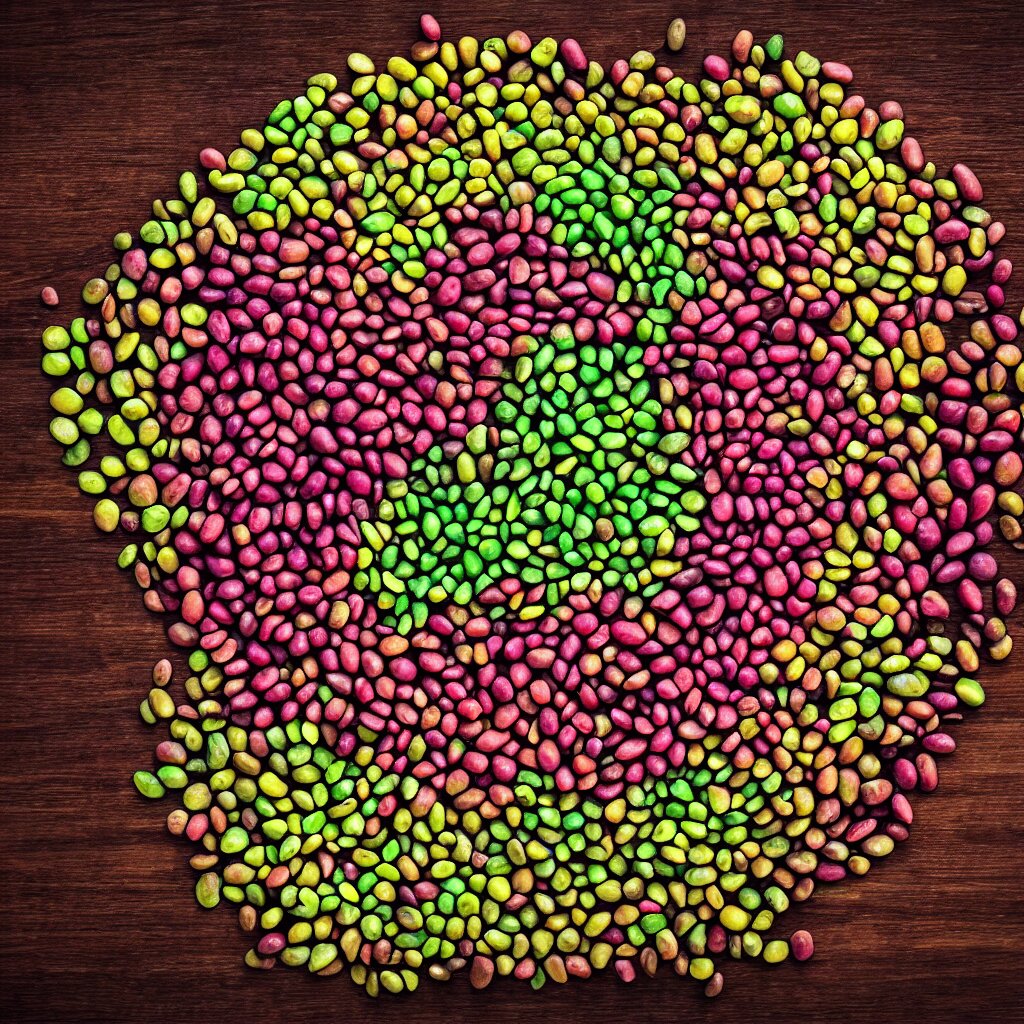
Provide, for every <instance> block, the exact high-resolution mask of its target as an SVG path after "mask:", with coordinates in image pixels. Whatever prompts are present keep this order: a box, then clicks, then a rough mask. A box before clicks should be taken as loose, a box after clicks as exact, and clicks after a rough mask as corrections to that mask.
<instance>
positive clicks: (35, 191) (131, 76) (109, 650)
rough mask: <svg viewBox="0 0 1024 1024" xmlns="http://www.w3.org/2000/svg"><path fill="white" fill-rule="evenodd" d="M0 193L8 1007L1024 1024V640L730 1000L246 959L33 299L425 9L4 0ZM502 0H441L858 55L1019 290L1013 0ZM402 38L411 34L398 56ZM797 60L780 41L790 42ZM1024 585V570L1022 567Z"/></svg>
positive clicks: (632, 35)
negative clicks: (184, 175) (156, 714)
mask: <svg viewBox="0 0 1024 1024" xmlns="http://www.w3.org/2000/svg"><path fill="white" fill-rule="evenodd" d="M4 6H5V8H6V13H5V14H4V15H3V19H4V21H5V22H6V25H5V26H4V27H3V28H0V37H2V42H0V45H2V50H3V52H2V56H0V73H2V76H3V83H2V101H0V115H2V118H3V130H2V135H0V146H2V149H3V153H2V156H3V167H4V174H3V186H2V189H0V203H2V206H3V211H2V216H0V235H2V259H0V281H2V290H0V301H2V315H0V360H2V370H0V374H2V375H0V402H2V403H3V409H2V418H0V423H2V429H0V485H2V486H0V547H2V552H0V652H2V661H0V665H2V668H0V723H2V724H0V728H2V735H0V777H2V782H0V786H2V790H0V799H2V802H3V806H2V813H0V850H2V869H0V870H2V873H0V972H2V996H0V998H2V1004H0V1007H2V1008H0V1013H2V1015H3V1017H4V1019H5V1020H9V1021H12V1022H17V1024H21V1022H28V1021H47V1022H64V1021H72V1020H74V1021H87V1020H88V1021H98V1022H104V1024H107V1022H119V1021H125V1022H137V1021H138V1022H142V1021H146V1022H150V1021H152V1022H164V1021H166V1022H175V1024H191V1022H193V1021H195V1022H198V1021H204V1022H209V1021H217V1022H220V1021H224V1022H234V1021H247V1020H260V1021H268V1022H273V1021H285V1020H287V1021H289V1022H291V1024H299V1022H304V1021H325V1022H333V1021H345V1020H350V1019H351V1020H356V1021H362V1020H371V1019H373V1020H380V1021H398V1020H403V1019H404V1020H406V1021H409V1022H419V1021H424V1022H426V1021H461V1020H481V1021H495V1022H497V1021H523V1022H526V1021H547V1020H565V1021H588V1022H591V1024H605V1022H612V1021H642V1022H667V1021H673V1022H675V1021H678V1020H680V1019H681V1018H682V1019H685V1018H688V1017H693V1016H699V1017H700V1018H701V1019H706V1020H709V1021H715V1022H729V1021H735V1022H740V1021H742V1022H755V1021H758V1020H769V1019H773V1020H781V1021H791V1020H800V1019H802V1020H807V1021H811V1020H815V1021H816V1020H826V1019H829V1020H834V1021H837V1022H839V1024H854V1022H859V1021H871V1022H884V1021H908V1022H928V1024H931V1022H938V1021H958V1020H974V1021H997V1020H998V1021H1010V1020H1013V1021H1019V1020H1022V1019H1024V983H1022V977H1024V968H1022V966H1021V963H1020V960H1021V954H1022V953H1024V940H1022V931H1021V928H1022V913H1024V895H1022V894H1024V852H1022V851H1024V828H1022V812H1024V802H1022V798H1021V793H1022V791H1024V766H1022V765H1024V761H1022V758H1021V757H1020V752H1019V746H1020V741H1021V711H1022V709H1024V696H1022V693H1021V683H1022V681H1024V638H1022V637H1021V633H1022V631H1021V628H1020V627H1021V615H1020V613H1019V612H1018V613H1017V614H1016V615H1015V616H1014V620H1013V626H1014V631H1015V632H1016V634H1017V637H1018V641H1019V642H1020V650H1018V651H1016V652H1014V654H1015V656H1011V659H1010V662H1009V663H1003V665H1001V666H990V667H989V669H990V670H989V671H986V672H985V673H984V674H983V676H982V680H983V682H984V684H985V686H986V689H987V691H988V694H989V703H988V705H986V707H985V708H983V709H982V710H981V711H980V712H979V713H977V714H975V715H972V716H971V719H970V721H969V722H968V723H967V724H965V725H964V726H962V727H959V728H958V729H957V731H956V734H957V737H958V739H959V740H960V741H961V743H962V749H961V750H960V751H958V752H957V753H956V754H955V755H954V756H953V758H951V759H948V760H946V761H944V762H943V763H942V764H941V766H940V770H941V774H942V784H941V786H940V788H939V791H938V792H937V793H935V794H933V795H932V796H929V797H923V798H918V799H917V800H916V801H915V813H916V821H915V824H914V828H913V834H912V837H911V839H910V841H909V843H907V844H905V845H904V846H903V847H901V848H900V849H899V850H898V851H897V852H896V853H895V854H894V855H893V856H892V858H891V859H890V862H889V863H887V864H885V865H884V866H882V867H880V868H878V869H877V870H876V871H872V873H871V876H870V877H869V878H866V879H863V880H859V881H856V882H853V883H850V884H844V885H842V886H840V887H838V888H837V887H823V891H820V892H819V893H818V894H816V895H815V897H814V898H813V899H812V900H811V901H810V903H809V904H806V905H804V906H801V907H799V908H797V909H795V910H793V911H792V912H791V913H789V914H787V915H786V917H785V920H784V923H783V925H782V928H783V934H788V933H789V931H791V930H792V929H793V928H796V927H805V926H806V927H810V928H811V929H812V930H813V932H814V935H815V939H816V941H817V947H818V952H817V953H816V954H815V956H814V959H813V960H811V961H810V962H809V963H806V964H802V965H786V966H783V967H781V968H774V969H771V968H765V967H762V966H761V965H758V964H754V963H750V962H745V963H738V964H737V963H732V962H731V961H730V962H727V964H726V968H725V970H726V989H725V992H724V993H723V995H722V996H721V997H720V998H719V999H718V1000H716V1001H714V1002H707V1001H705V1000H704V998H703V996H702V995H701V994H700V986H698V985H695V984H693V983H692V982H689V981H685V980H680V979H677V978H675V977H674V976H672V975H671V974H670V973H668V972H667V969H663V971H664V972H665V973H666V976H659V977H657V978H656V979H654V980H653V981H647V980H645V981H642V982H639V983H637V984H634V985H633V986H626V985H623V984H622V983H620V982H618V981H617V980H616V979H615V978H614V977H612V976H611V975H604V976H601V977H598V978H595V979H592V980H591V981H589V982H586V983H582V984H581V983H578V982H577V983H570V984H569V985H567V986H565V987H563V988H559V987H558V986H556V985H553V984H549V985H548V986H546V988H545V989H544V990H543V992H541V993H539V994H535V993H533V992H531V991H530V990H529V988H528V987H527V986H525V985H522V984H519V983H514V982H511V981H507V980H506V981H499V982H497V983H495V984H494V985H493V986H492V987H491V988H490V989H489V990H488V991H487V992H486V994H483V995H481V994H477V993H474V992H472V991H471V989H470V988H469V984H468V980H467V979H466V978H465V977H460V978H459V979H457V980H456V981H455V982H453V983H451V984H449V985H447V986H444V985H437V984H434V983H431V982H425V983H424V984H423V986H422V987H421V988H420V991H419V992H418V993H417V994H416V995H415V996H412V997H402V998H400V999H398V1000H395V999H390V1000H389V999H381V1000H379V1001H377V1002H376V1003H374V1002H372V1001H370V1000H369V999H368V998H367V997H366V996H365V995H363V993H362V992H361V990H358V989H356V988H355V986H353V985H352V984H351V983H350V982H349V981H348V980H347V978H345V977H344V976H339V977H337V978H333V979H320V978H315V977H310V976H309V975H308V974H306V973H305V972H303V971H288V970H284V969H277V970H274V971H272V972H270V973H269V974H262V973H259V972H253V971H248V970H247V969H245V968H244V967H243V965H242V963H241V957H242V953H243V951H244V950H245V948H246V947H247V942H246V939H245V938H244V937H243V935H242V933H241V932H240V931H239V929H238V927H237V924H236V922H235V919H234V915H233V914H232V913H231V912H230V911H229V910H228V909H226V908H224V907H221V908H220V909H219V910H218V911H216V912H207V911H203V910H201V909H199V908H198V907H197V906H196V904H195V902H194V900H193V897H192V892H191V890H192V882H193V874H192V872H191V870H190V869H189V868H188V866H187V864H186V848H185V845H184V844H183V843H179V842H178V841H174V840H172V839H171V838H170V837H169V836H168V834H167V833H166V831H165V830H164V824H163V819H164V815H165V814H166V812H167V810H168V809H169V804H168V803H166V802H165V803H162V804H149V803H145V802H143V801H142V800H141V798H139V797H138V796H137V795H136V794H135V792H134V789H133V787H132V785H131V781H130V779H131V773H132V771H133V770H134V769H135V768H137V767H140V766H144V765H146V764H148V763H149V761H150V752H151V749H152V745H153V742H154V740H153V735H154V733H153V732H152V731H150V730H148V729H147V728H146V727H144V726H143V725H142V723H141V722H140V721H139V719H138V715H137V713H136V708H137V706H138V702H139V700H140V699H141V697H142V696H143V694H144V692H145V688H146V681H147V679H148V674H149V670H150V667H151V665H152V663H153V662H154V660H156V659H157V658H158V657H161V656H163V655H164V654H165V653H166V652H167V650H168V645H167V643H166V641H165V640H164V638H163V633H162V630H161V628H160V625H159V623H158V622H157V621H156V620H155V619H153V618H151V617H150V616H149V615H147V613H146V612H145V611H144V610H143V608H142V604H141V601H140V595H139V592H138V591H137V590H136V589H135V587H134V584H133V583H131V582H130V581H129V580H128V578H127V577H125V576H124V575H123V574H119V573H118V571H117V570H116V568H115V566H114V557H115V553H116V551H117V550H118V547H119V545H118V544H117V542H116V541H114V540H112V539H111V538H107V537H101V536H99V535H98V534H97V533H96V532H95V531H94V530H93V528H92V526H91V521H90V505H89V501H88V499H86V498H85V497H84V496H82V495H80V494H79V493H78V492H77V488H76V485H75V481H74V475H73V474H72V473H70V472H68V471H66V470H64V469H63V468H62V467H61V466H60V464H59V457H58V452H57V449H56V446H55V445H54V444H52V442H50V440H49V437H48V435H47V429H46V424H47V421H48V413H47V397H48V394H49V388H48V385H47V383H46V382H45V381H44V379H43V377H42V376H41V374H40V373H39V371H38V359H39V332H40V330H41V328H42V327H43V326H45V325H46V324H47V323H48V322H49V319H48V317H49V315H50V314H49V313H48V311H46V310H45V309H43V308H42V307H41V306H40V304H39V301H38V293H39V289H40V287H41V286H42V285H43V284H46V283H51V282H52V283H54V284H55V285H56V286H57V287H58V289H59V290H60V292H61V294H62V295H63V296H65V297H66V298H71V297H73V296H74V295H75V293H76V292H77V290H78V289H79V288H80V287H81V284H82V282H83V281H84V279H85V278H87V277H90V276H92V275H93V274H94V273H97V272H102V270H103V269H104V268H105V267H106V265H107V263H108V262H109V260H110V249H109V239H110V238H111V237H112V235H113V234H114V233H115V232H116V231H117V230H119V229H121V228H122V227H128V228H135V227H137V226H138V225H139V224H140V223H141V222H142V221H143V220H145V219H146V216H147V209H148V203H149V201H150V200H152V199H153V198H154V197H156V196H163V195H170V194H172V193H173V188H174V183H175V181H176V178H177V175H178V173H179V171H180V170H181V169H183V168H184V167H186V166H191V165H192V164H193V161H194V160H195V157H196V154H197V153H198V151H199V149H200V147H201V146H202V145H204V144H210V145H215V146H218V147H219V148H225V147H228V148H230V147H231V146H232V145H234V144H235V139H236V138H237V135H238V131H239V130H240V129H241V128H244V127H246V126H248V125H250V124H259V123H261V122H262V118H263V116H264V115H265V114H266V113H267V112H268V111H269V110H270V109H271V108H272V107H273V106H274V104H275V103H276V102H277V100H278V99H280V98H281V97H283V96H286V95H287V96H294V95H295V94H296V93H297V92H298V91H299V90H300V89H301V88H302V84H303V81H304V79H305V77H306V76H307V75H308V74H312V73H314V72H316V71H321V70H334V71H340V70H341V69H342V68H343V66H344V61H345V57H346V55H347V53H348V52H349V50H351V49H361V50H366V51H368V52H370V53H371V54H372V55H374V56H378V57H379V56H385V55H386V54H389V53H392V52H401V51H402V50H404V49H405V48H406V47H407V46H408V45H409V44H410V43H411V42H412V40H413V38H414V33H415V26H416V18H417V17H418V15H419V13H420V7H419V6H418V5H416V6H411V5H406V4H399V3H387V2H380V3H372V2H364V0H348V2H344V0H341V2H320V3H311V2H306V3H295V2H290V0H289V2H277V3H273V2H263V3H260V2H238V3H233V2H230V0H222V2H220V3H186V2H181V3H174V2H172V0H165V2H164V3H160V2H152V3H141V2H137V3H131V2H121V3H94V2H90V0H77V2H74V0H73V2H67V3H54V2H51V0H18V2H16V3H12V4H10V5H4ZM752 6H753V5H747V4H729V3H720V4H717V5H716V4H712V3H710V2H706V0H700V2H681V0H677V2H675V3H672V2H660V0H659V2H652V0H644V2H639V0H591V2H580V3H571V2H563V0H498V2H493V0H492V2H490V3H486V2H480V3H469V2H457V0H438V2H435V3H433V4H431V5H430V7H431V9H432V11H433V13H434V14H435V15H436V16H438V18H439V19H440V21H441V23H442V26H443V27H444V29H445V30H446V35H447V36H448V37H451V36H453V35H456V36H457V35H461V34H465V33H474V34H479V35H481V36H487V35H493V34H498V33H507V32H508V31H510V30H511V29H513V28H523V29H525V30H526V31H527V32H528V33H530V34H531V35H532V36H534V38H539V37H540V36H541V35H545V34H554V35H559V36H562V35H566V34H572V35H575V36H576V37H577V38H578V39H580V41H581V42H582V43H583V45H584V46H585V48H586V49H587V52H588V53H589V54H590V55H591V56H596V57H599V58H601V59H608V58H611V57H618V56H628V55H629V54H631V53H632V52H633V51H634V50H636V49H638V48H640V47H645V48H652V49H653V48H656V47H658V46H660V45H661V44H662V42H663V39H664V30H665V26H666V24H667V22H668V21H669V19H670V18H671V17H673V16H675V15H677V14H681V15H683V16H684V17H685V18H686V20H687V23H688V27H689V37H688V40H687V45H686V49H685V51H684V53H683V55H682V56H678V57H674V58H672V62H673V63H674V64H676V65H677V66H680V67H682V68H684V69H685V70H687V71H688V72H691V71H693V70H694V69H696V68H697V66H698V64H699V61H700V60H702V59H703V56H704V54H705V53H706V52H708V51H709V50H711V49H715V50H716V52H726V50H727V48H728V45H729V43H730V41H731V39H732V36H733V34H734V33H735V31H736V30H737V29H739V28H741V27H746V28H750V29H752V30H753V31H754V33H755V35H756V37H757V38H758V39H759V40H763V39H765V38H766V37H767V36H768V35H769V34H770V33H771V32H773V31H781V32H783V33H784V34H785V36H786V39H787V43H788V44H789V45H792V46H793V47H794V49H793V52H794V53H795V50H796V49H797V48H806V49H809V50H810V51H811V52H813V53H814V54H816V55H817V56H819V57H822V58H834V59H839V60H845V61H847V62H849V63H850V64H851V65H852V66H853V67H854V69H855V71H856V72H857V78H856V82H857V85H858V86H859V88H860V89H861V90H862V91H863V93H864V95H865V96H866V97H867V98H868V100H869V102H871V103H874V104H876V105H877V103H879V102H881V101H882V100H884V99H887V98H892V99H898V100H900V101H901V102H902V103H903V104H904V107H905V110H906V114H907V120H908V122H909V126H910V131H912V132H913V134H914V135H916V136H917V137H918V138H919V139H921V140H922V142H923V143H924V146H925V152H926V154H927V155H928V156H929V157H930V158H932V159H934V160H936V162H937V163H938V164H939V166H940V167H942V168H948V167H949V166H950V165H951V164H952V163H953V162H955V161H956V160H958V159H966V160H967V161H968V162H969V163H970V165H971V166H972V167H973V168H974V169H975V170H976V171H977V173H978V174H979V176H980V177H981V180H982V182H983V184H984V186H985V190H986V194H987V199H988V202H987V204H986V205H987V206H988V207H989V209H990V210H991V211H992V212H993V214H994V215H995V216H997V217H1000V218H1002V219H1003V220H1005V221H1006V223H1007V225H1008V228H1009V237H1008V239H1007V241H1006V242H1005V243H1004V244H1003V247H1002V251H1003V252H1005V253H1006V254H1008V255H1009V256H1010V257H1011V258H1012V259H1013V260H1014V261H1015V262H1016V263H1018V265H1019V267H1020V270H1018V274H1017V278H1016V279H1015V281H1014V282H1013V287H1012V288H1011V292H1010V294H1011V298H1012V300H1013V302H1014V308H1015V309H1016V308H1019V306H1020V303H1021V300H1022V298H1024V280H1022V278H1024V169H1022V164H1024V146H1022V129H1024V56H1022V47H1024V15H1022V14H1021V11H1020V8H1019V7H1018V2H1017V0H985V2H971V0H949V2H947V0H936V2H930V3H913V2H909V0H903V2H893V0H881V2H879V0H871V2H863V3H858V4H848V3H840V2H818V0H778V2H776V3H772V4H770V5H759V6H758V7H757V8H756V9H752ZM390 47H394V49H390ZM787 51H788V46H787ZM1004 564H1005V566H1007V567H1008V569H1009V571H1010V573H1011V575H1014V576H1015V577H1016V578H1018V579H1020V577H1021V576H1022V575H1024V573H1022V568H1024V559H1022V558H1021V557H1019V556H1017V557H1015V558H1013V559H1007V561H1006V562H1005V563H1004Z"/></svg>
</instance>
